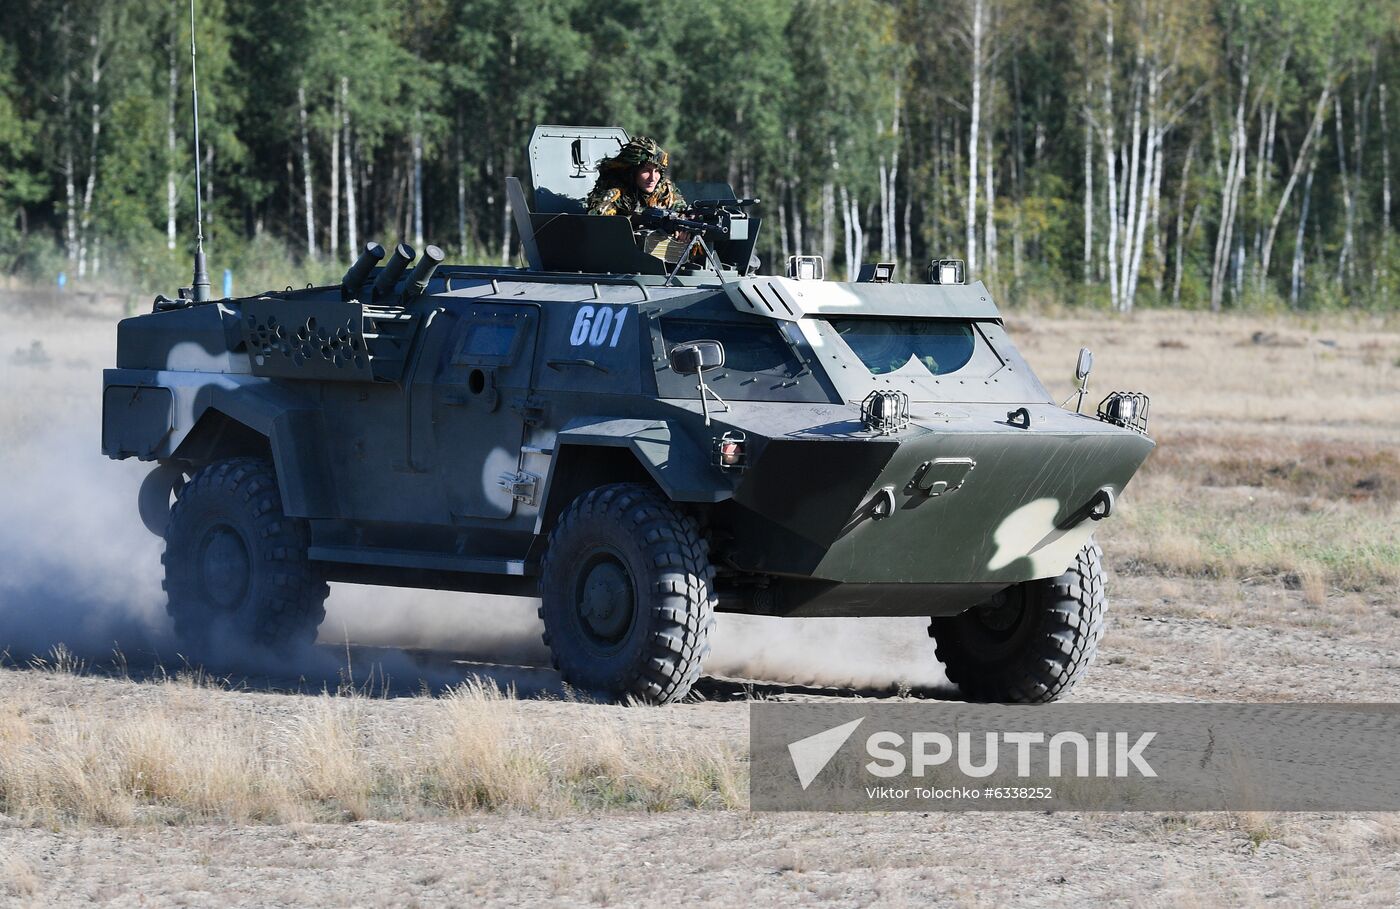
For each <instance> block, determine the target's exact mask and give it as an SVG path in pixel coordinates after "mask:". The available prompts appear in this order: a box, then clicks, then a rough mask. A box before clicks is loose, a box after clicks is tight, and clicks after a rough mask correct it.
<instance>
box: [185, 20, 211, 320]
mask: <svg viewBox="0 0 1400 909" xmlns="http://www.w3.org/2000/svg"><path fill="white" fill-rule="evenodd" d="M194 2H195V0H190V98H191V100H192V101H193V103H194V229H195V238H194V301H195V302H196V303H207V302H209V268H208V265H207V264H206V263H205V261H204V184H203V183H202V182H201V181H200V178H199V75H198V72H197V70H196V67H195V50H194Z"/></svg>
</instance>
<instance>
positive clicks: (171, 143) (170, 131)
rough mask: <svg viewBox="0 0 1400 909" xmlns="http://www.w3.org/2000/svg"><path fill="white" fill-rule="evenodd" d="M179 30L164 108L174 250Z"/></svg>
mask: <svg viewBox="0 0 1400 909" xmlns="http://www.w3.org/2000/svg"><path fill="white" fill-rule="evenodd" d="M178 34H179V29H178V28H177V29H176V34H175V35H172V36H171V41H170V94H169V97H168V98H167V103H166V108H165V248H166V249H172V250H173V249H174V248H175V239H176V235H175V226H176V225H175V208H176V204H177V203H178V202H179V200H180V194H179V185H178V175H177V174H176V173H175V160H176V150H175V97H176V95H177V94H178V93H179V91H180V71H179V69H178V68H177V64H176V59H175V47H176V45H177V44H179V41H178V40H177V39H178Z"/></svg>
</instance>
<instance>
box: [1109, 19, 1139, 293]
mask: <svg viewBox="0 0 1400 909" xmlns="http://www.w3.org/2000/svg"><path fill="white" fill-rule="evenodd" d="M1141 74H1142V46H1141V44H1139V45H1138V52H1137V62H1136V65H1135V67H1134V75H1133V118H1132V120H1131V125H1130V126H1129V130H1130V132H1131V139H1130V140H1129V141H1130V142H1131V143H1132V145H1131V146H1130V148H1131V151H1130V152H1129V154H1128V159H1127V164H1128V172H1127V174H1126V176H1127V179H1128V186H1127V191H1126V192H1125V193H1124V194H1123V196H1124V203H1125V204H1124V207H1125V208H1126V212H1125V213H1124V215H1123V224H1122V226H1121V227H1120V228H1119V231H1120V235H1121V237H1122V242H1123V247H1122V250H1121V251H1120V250H1117V249H1115V250H1114V251H1113V254H1114V255H1115V256H1119V257H1120V260H1119V265H1118V280H1119V282H1120V283H1119V285H1118V289H1117V300H1118V305H1117V306H1116V307H1115V308H1116V309H1118V310H1119V311H1120V312H1126V311H1127V310H1129V309H1132V307H1133V303H1132V299H1131V297H1130V295H1129V293H1128V288H1129V287H1130V286H1131V282H1132V279H1133V274H1132V272H1133V270H1132V265H1131V263H1132V258H1133V252H1134V250H1136V249H1137V232H1136V227H1137V220H1138V218H1137V213H1138V202H1139V200H1138V192H1139V189H1138V172H1139V170H1140V169H1141V167H1142V163H1143V162H1142V78H1141Z"/></svg>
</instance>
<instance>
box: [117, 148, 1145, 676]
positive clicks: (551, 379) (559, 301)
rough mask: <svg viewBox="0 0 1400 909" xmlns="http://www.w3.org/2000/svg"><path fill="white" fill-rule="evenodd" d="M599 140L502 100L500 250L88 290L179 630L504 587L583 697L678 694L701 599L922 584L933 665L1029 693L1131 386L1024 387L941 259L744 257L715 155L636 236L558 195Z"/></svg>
mask: <svg viewBox="0 0 1400 909" xmlns="http://www.w3.org/2000/svg"><path fill="white" fill-rule="evenodd" d="M625 138H626V137H625V134H623V133H621V131H620V130H606V129H600V130H577V129H564V128H549V127H541V128H540V129H538V130H537V131H536V134H535V136H534V138H533V140H532V143H531V160H532V173H533V177H534V196H533V204H527V201H526V198H525V195H524V192H523V191H522V189H521V186H520V184H519V182H518V181H510V183H509V191H510V193H511V197H512V199H513V200H514V203H515V205H514V207H515V209H516V214H517V219H518V226H519V227H520V230H521V234H522V241H523V242H522V247H523V250H524V254H525V256H526V257H527V259H528V261H529V265H528V267H524V268H489V267H480V266H453V265H445V264H442V261H441V260H442V254H441V252H440V251H439V250H437V249H436V248H435V247H431V246H430V247H428V248H427V250H426V252H424V254H423V255H422V257H420V258H418V259H417V264H416V265H413V264H412V260H413V259H414V253H413V252H412V251H411V250H409V249H407V248H406V247H404V246H402V245H400V246H399V247H397V248H396V249H395V250H394V251H393V252H392V253H391V255H390V257H389V259H388V261H387V263H386V264H384V265H383V266H378V265H377V263H378V262H379V261H380V258H381V257H382V256H383V250H382V249H380V248H378V247H376V246H374V245H373V244H371V246H370V248H369V249H368V250H367V251H366V253H365V254H364V255H363V256H361V257H360V259H359V260H358V261H357V262H356V263H355V264H354V265H353V266H352V267H351V268H350V270H349V271H348V272H347V273H346V275H345V278H344V280H343V281H342V282H341V284H339V285H337V286H328V287H311V288H307V289H304V290H291V289H288V290H286V291H279V292H269V293H265V294H260V295H257V296H253V297H247V298H243V299H225V300H217V301H212V302H207V303H193V302H192V301H190V300H188V299H183V298H182V299H180V300H176V301H167V300H164V299H163V298H162V299H160V300H159V301H158V303H157V306H156V308H155V309H156V311H154V312H151V313H149V314H146V315H141V316H137V317H134V318H130V319H127V320H125V321H123V322H122V323H121V325H120V328H119V331H118V343H117V366H116V368H115V369H109V370H107V371H106V373H105V376H104V384H105V389H104V402H103V403H104V413H103V448H104V451H105V453H106V454H107V455H109V456H110V457H113V458H127V457H137V458H140V459H143V460H148V461H154V462H157V464H158V465H159V466H158V467H157V468H156V469H155V470H154V471H153V472H152V474H151V475H150V478H149V479H148V480H147V481H146V483H145V485H144V487H143V489H142V494H141V503H140V505H141V512H142V516H143V519H144V520H145V521H146V523H147V526H149V527H150V528H151V529H152V530H153V531H155V532H157V533H159V534H162V535H163V536H164V537H165V540H166V552H165V556H164V561H165V571H166V589H167V591H168V594H169V611H170V614H171V616H172V618H173V620H174V624H175V627H176V629H177V631H178V633H179V634H180V636H181V637H182V638H183V639H184V640H185V641H186V642H187V646H188V647H190V648H192V649H193V651H195V652H200V651H209V652H213V651H216V650H217V649H218V648H219V647H220V646H222V645H224V644H226V643H227V641H228V640H229V636H234V637H236V638H238V639H241V640H242V641H244V642H249V641H250V642H253V643H254V644H256V645H260V646H263V647H267V648H270V649H272V650H274V651H276V650H283V649H286V648H290V647H293V646H296V645H300V644H304V643H307V642H310V641H311V640H313V639H314V637H315V635H316V629H317V625H318V623H319V622H320V621H321V619H322V617H323V615H324V610H323V602H324V600H325V598H326V595H327V587H326V584H325V582H326V581H328V580H335V581H350V582H364V583H373V584H390V585H403V586H413V587H430V588H442V589H454V590H462V591H473V592H489V593H507V594H519V595H528V596H536V595H537V596H539V597H540V599H541V606H540V616H541V617H542V619H543V621H544V628H545V640H546V642H547V643H548V645H549V647H550V649H551V651H552V653H553V655H554V662H555V665H556V666H557V667H558V669H559V670H560V672H561V673H562V675H563V677H564V679H565V680H566V681H567V682H569V683H570V684H572V685H574V686H575V687H577V688H579V689H582V690H586V691H590V692H595V693H601V694H604V695H608V696H612V697H616V698H629V697H630V698H636V699H639V700H641V701H645V702H651V703H664V702H669V701H674V700H676V699H678V698H681V697H683V696H684V695H685V694H686V692H687V691H688V690H689V689H690V687H691V685H692V684H693V683H694V682H695V680H696V678H697V677H698V675H699V673H700V671H701V665H702V661H703V659H704V657H705V654H706V652H707V649H708V643H707V642H708V639H709V636H710V632H711V629H712V628H713V625H714V621H715V614H716V612H717V611H731V612H746V613H753V614H761V615H772V616H899V615H918V616H930V617H931V619H932V624H931V626H930V629H929V630H930V634H931V635H932V636H933V637H934V639H935V641H936V645H937V654H938V658H939V659H940V660H941V661H942V662H943V663H944V664H945V665H946V668H947V674H948V677H949V678H950V679H951V680H952V681H953V682H955V683H956V684H957V685H959V686H960V687H961V688H962V690H963V692H964V693H965V694H966V695H967V696H969V697H972V698H977V699H990V700H997V701H1017V702H1040V701H1048V700H1053V699H1054V698H1056V697H1058V696H1060V695H1062V694H1063V693H1065V692H1066V691H1067V690H1068V689H1069V688H1070V686H1072V685H1073V684H1074V682H1075V681H1076V680H1077V679H1078V678H1079V677H1080V675H1081V674H1082V673H1083V671H1084V670H1085V668H1086V666H1087V665H1088V663H1089V662H1090V660H1091V659H1092V657H1093V655H1094V651H1095V648H1096V646H1097V644H1098V641H1099V638H1100V635H1101V633H1102V630H1103V618H1104V608H1105V599H1104V580H1103V569H1102V566H1101V563H1100V552H1099V549H1098V547H1097V545H1096V544H1095V543H1094V541H1093V538H1092V536H1091V533H1092V530H1093V528H1094V527H1095V525H1096V522H1097V521H1098V520H1100V519H1103V518H1106V517H1108V516H1109V515H1110V514H1111V513H1112V512H1113V510H1114V505H1115V502H1116V501H1117V499H1118V496H1119V495H1120V493H1121V492H1122V490H1123V488H1124V486H1125V485H1126V484H1127V482H1128V480H1129V479H1130V478H1131V477H1132V476H1133V474H1134V472H1135V471H1136V470H1137V468H1138V466H1139V465H1140V464H1141V463H1142V461H1143V459H1144V458H1146V457H1147V455H1148V453H1149V452H1150V450H1151V449H1152V447H1153V443H1152V442H1151V441H1150V440H1149V439H1148V438H1147V436H1146V434H1145V430H1146V405H1147V402H1146V399H1145V398H1144V397H1143V396H1141V395H1134V394H1122V393H1114V394H1112V395H1109V396H1108V397H1107V398H1105V399H1104V400H1103V402H1102V403H1101V404H1100V405H1099V407H1098V412H1097V414H1096V415H1092V416H1091V415H1088V414H1081V413H1079V412H1077V409H1076V410H1068V409H1065V408H1063V407H1061V406H1060V405H1057V404H1056V402H1055V401H1053V400H1052V399H1051V397H1050V395H1049V394H1048V393H1047V391H1046V389H1045V388H1044V387H1043V386H1042V385H1041V383H1040V382H1039V381H1038V380H1037V379H1036V377H1035V376H1034V375H1033V374H1032V372H1031V370H1030V368H1029V367H1028V366H1027V365H1026V362H1025V360H1023V359H1022V357H1021V355H1020V354H1019V353H1018V352H1017V351H1016V348H1015V346H1014V345H1013V344H1012V341H1011V339H1010V338H1009V337H1008V335H1007V332H1006V330H1005V328H1004V326H1003V323H1002V319H1001V316H1000V314H999V313H998V311H997V308H996V306H995V305H993V303H992V300H991V298H990V295H989V294H988V292H987V290H986V288H985V287H984V286H983V285H982V284H980V283H972V284H968V283H964V282H963V281H962V278H961V276H960V275H959V274H958V272H959V270H960V265H959V264H958V263H955V262H942V263H935V266H934V267H933V268H932V269H931V271H930V275H929V277H930V279H931V280H932V281H936V282H939V283H918V284H914V283H896V282H894V281H892V280H890V279H889V277H890V275H889V270H888V269H886V268H882V267H874V268H870V269H866V270H865V271H866V272H868V274H866V275H865V276H864V277H866V278H868V279H869V280H862V281H858V282H851V283H843V282H836V281H827V280H822V279H821V275H820V265H821V263H820V262H814V261H808V260H799V261H796V262H794V263H791V265H792V267H791V271H792V276H766V275H759V274H755V273H753V268H752V266H751V262H752V250H753V244H754V238H755V237H756V235H757V231H758V227H759V224H758V218H757V217H751V216H750V215H749V212H750V208H751V206H748V205H746V204H745V203H743V202H741V201H740V200H737V199H735V197H734V194H733V193H732V192H731V191H730V189H729V187H727V186H723V185H718V184H690V185H685V184H682V186H681V189H682V191H683V192H684V195H685V197H686V198H687V199H689V200H692V202H694V203H698V204H697V205H696V207H695V208H693V209H692V210H691V211H690V212H688V213H684V214H683V215H682V216H681V219H682V221H684V222H685V223H686V224H688V225H689V227H688V229H690V230H693V231H695V232H696V235H697V241H696V242H695V244H694V245H693V246H692V247H690V249H689V250H688V251H687V252H685V253H684V254H683V255H682V257H681V258H680V259H679V260H677V261H675V262H667V261H663V260H662V259H660V258H657V257H654V256H651V255H648V254H646V253H645V252H644V251H643V250H644V249H645V248H647V247H646V244H645V242H643V243H642V244H641V245H639V244H638V242H637V238H636V237H634V235H633V230H632V227H633V225H632V224H631V223H629V221H628V220H627V219H626V218H619V217H590V216H587V215H584V214H581V213H580V211H581V205H580V201H579V200H581V199H582V198H583V197H584V195H585V194H586V193H587V191H588V189H589V187H590V185H591V183H592V180H591V173H592V168H593V167H594V165H595V163H596V161H597V160H598V159H599V158H600V157H602V156H604V155H606V154H608V153H610V152H612V151H615V150H616V148H617V147H618V145H619V143H621V142H622V141H624V140H625ZM666 217H671V218H674V217H675V216H674V215H668V216H666ZM663 220H664V219H663ZM661 229H662V230H664V231H666V232H668V233H670V232H672V231H673V230H674V229H675V224H674V223H662V224H661ZM645 239H646V238H645V237H644V238H643V241H645ZM700 239H704V241H705V242H703V243H701V242H699V240H700ZM1086 359H1087V358H1085V357H1081V367H1082V368H1081V372H1084V373H1087V367H1088V364H1087V362H1085V361H1086ZM1081 397H1082V392H1081ZM172 501H173V505H172ZM470 610H471V608H470V605H469V602H468V601H464V605H463V613H462V621H463V622H470V621H471V620H472V618H471V611H470Z"/></svg>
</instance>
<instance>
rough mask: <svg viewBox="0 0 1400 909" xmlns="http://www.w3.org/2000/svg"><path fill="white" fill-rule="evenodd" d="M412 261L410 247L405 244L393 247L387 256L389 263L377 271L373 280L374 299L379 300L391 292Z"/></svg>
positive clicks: (411, 249) (411, 248) (412, 253)
mask: <svg viewBox="0 0 1400 909" xmlns="http://www.w3.org/2000/svg"><path fill="white" fill-rule="evenodd" d="M413 259H414V252H413V247H412V246H409V245H408V244H407V243H399V244H398V245H396V246H395V247H394V251H393V252H392V253H390V255H389V261H388V262H386V263H385V264H384V267H383V268H381V269H380V270H379V277H378V278H376V279H375V280H374V299H376V300H379V299H381V298H383V297H387V296H388V295H389V294H390V293H392V292H393V290H394V285H395V284H397V283H399V278H400V277H401V276H402V275H403V273H404V269H406V268H408V266H409V263H410V262H412V261H413Z"/></svg>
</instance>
